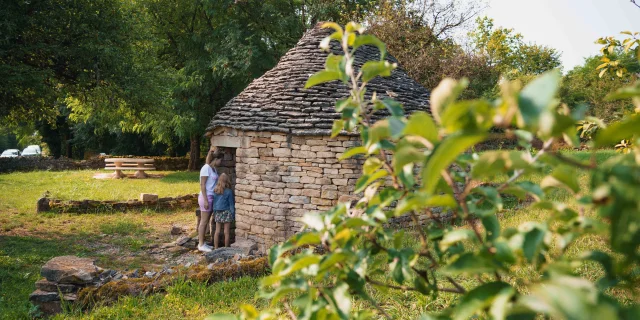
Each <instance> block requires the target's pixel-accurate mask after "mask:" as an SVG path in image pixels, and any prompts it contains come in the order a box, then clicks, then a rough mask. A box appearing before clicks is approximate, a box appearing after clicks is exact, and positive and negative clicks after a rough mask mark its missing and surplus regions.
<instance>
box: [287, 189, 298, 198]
mask: <svg viewBox="0 0 640 320" xmlns="http://www.w3.org/2000/svg"><path fill="white" fill-rule="evenodd" d="M284 194H285V195H292V196H299V195H301V194H302V190H301V189H284Z"/></svg>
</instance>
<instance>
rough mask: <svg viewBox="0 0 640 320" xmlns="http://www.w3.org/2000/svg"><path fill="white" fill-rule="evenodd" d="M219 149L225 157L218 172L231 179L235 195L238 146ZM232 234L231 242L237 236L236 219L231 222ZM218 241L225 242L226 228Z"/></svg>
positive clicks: (212, 225)
mask: <svg viewBox="0 0 640 320" xmlns="http://www.w3.org/2000/svg"><path fill="white" fill-rule="evenodd" d="M217 149H218V151H220V152H222V153H223V154H224V158H222V163H220V166H218V168H217V169H218V174H223V173H226V174H227V175H228V176H229V178H230V180H231V190H233V193H234V197H235V190H236V148H230V147H217ZM215 226H216V224H215V221H214V220H213V218H212V219H211V230H215ZM230 231H231V235H230V240H231V243H234V242H235V238H236V223H235V221H234V222H232V223H231V230H230ZM218 243H220V244H221V245H222V244H224V230H223V231H222V232H221V233H220V238H219V239H218Z"/></svg>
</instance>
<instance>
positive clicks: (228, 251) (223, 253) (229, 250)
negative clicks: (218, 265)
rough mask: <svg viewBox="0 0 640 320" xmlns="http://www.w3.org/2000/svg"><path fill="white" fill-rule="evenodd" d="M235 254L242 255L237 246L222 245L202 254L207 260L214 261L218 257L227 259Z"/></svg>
mask: <svg viewBox="0 0 640 320" xmlns="http://www.w3.org/2000/svg"><path fill="white" fill-rule="evenodd" d="M235 255H244V254H243V250H242V249H239V248H233V247H224V248H218V249H215V250H213V251H211V252H207V253H205V255H204V256H205V258H206V259H207V262H214V261H217V260H218V259H222V260H223V261H227V260H229V259H233V257H234V256H235Z"/></svg>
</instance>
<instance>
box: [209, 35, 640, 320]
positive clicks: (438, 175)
mask: <svg viewBox="0 0 640 320" xmlns="http://www.w3.org/2000/svg"><path fill="white" fill-rule="evenodd" d="M325 26H326V27H331V28H333V29H334V30H335V32H334V33H333V34H332V35H331V36H330V37H329V38H327V40H326V41H324V42H323V45H324V46H323V47H324V48H327V47H328V43H329V41H333V40H335V41H338V42H340V43H341V44H342V49H343V52H344V55H342V56H337V55H333V54H330V55H329V57H328V58H327V62H326V69H325V70H323V71H320V72H318V73H316V74H315V75H313V76H311V77H310V78H309V80H308V82H307V87H311V86H313V85H316V84H319V83H323V82H327V81H333V80H340V81H342V82H343V83H345V84H347V85H348V86H349V88H350V97H349V98H347V99H343V100H339V101H338V102H337V104H336V111H337V112H339V113H340V114H341V115H342V116H341V119H340V120H337V121H335V124H334V127H333V134H334V135H337V134H339V133H341V132H344V131H353V130H357V131H358V132H359V133H360V136H361V138H362V145H361V146H358V147H354V148H351V149H349V150H347V151H346V152H345V153H344V155H343V156H342V158H350V157H354V156H360V157H364V158H365V159H366V162H365V164H364V166H363V174H362V177H361V178H360V179H359V180H358V181H357V184H356V190H355V191H356V193H357V194H361V195H362V197H361V199H360V200H359V201H358V202H357V204H356V205H355V206H354V207H353V208H351V207H350V206H349V205H348V204H344V203H343V204H339V205H338V206H336V207H335V208H333V209H332V210H330V211H328V212H325V213H323V214H307V215H305V216H304V217H303V222H304V223H305V224H306V227H307V231H305V232H302V233H299V234H297V235H295V236H293V237H292V238H291V239H289V240H288V241H286V242H284V243H282V244H279V245H276V246H274V247H273V248H272V249H271V251H270V254H269V260H270V265H271V268H272V274H271V275H269V276H267V277H266V278H264V279H263V281H262V288H261V295H262V296H263V297H264V298H267V299H270V300H271V301H272V306H274V307H273V309H270V310H265V311H262V312H261V313H258V312H257V311H256V310H255V309H254V308H253V307H251V306H246V305H245V306H243V307H242V315H241V317H242V318H246V319H255V318H259V319H269V318H275V317H277V316H278V315H282V314H288V315H289V316H290V317H291V318H301V319H338V318H340V319H347V318H368V317H371V316H374V314H375V316H377V317H388V315H387V313H386V311H385V309H384V308H383V307H381V306H380V301H376V300H375V299H374V298H373V297H375V296H376V295H375V294H373V293H374V291H376V290H383V289H384V290H387V289H392V290H402V291H412V292H416V293H419V294H422V295H425V296H431V297H437V296H438V295H441V294H443V293H453V294H457V295H459V298H458V299H455V300H453V302H452V303H451V304H449V305H448V306H446V307H445V308H444V309H443V310H440V311H439V312H438V313H434V314H425V315H423V318H422V319H469V318H473V317H476V316H480V317H482V318H485V317H487V318H492V319H507V318H508V319H534V318H536V317H540V316H542V317H545V318H547V317H551V318H556V319H585V318H590V319H632V318H634V317H635V316H636V315H637V314H638V312H640V308H638V306H635V305H623V304H621V303H619V302H618V301H616V300H615V299H614V298H612V297H611V296H610V295H609V293H610V292H611V291H612V290H616V291H618V292H620V291H625V292H628V293H630V294H633V292H634V290H635V289H634V288H637V285H638V263H639V262H640V250H638V248H639V245H640V228H638V226H639V225H640V215H639V214H638V212H639V211H638V210H639V209H640V156H638V155H639V154H640V149H638V148H637V147H636V149H634V152H632V153H630V154H623V155H616V156H613V157H611V158H610V159H608V160H607V161H605V162H604V163H602V164H600V165H596V162H595V153H594V154H593V157H592V159H591V161H586V162H585V161H582V160H580V159H577V158H574V157H572V156H571V155H567V154H562V153H559V152H557V151H553V150H551V148H550V147H551V145H552V144H553V143H554V141H559V140H565V142H566V143H567V144H569V145H573V146H575V145H578V144H579V143H580V141H579V138H578V134H577V131H576V127H575V123H576V121H580V120H582V119H583V118H582V115H580V114H579V113H570V112H569V111H566V110H567V109H566V108H558V107H559V106H558V102H557V101H558V100H557V99H556V94H557V91H558V88H559V84H560V78H561V75H560V73H559V72H556V71H554V72H548V73H545V74H543V75H542V76H540V77H539V78H537V79H535V80H533V81H531V82H530V83H529V84H528V85H527V86H526V87H524V88H523V89H522V90H520V88H519V85H518V84H517V83H511V82H506V83H504V84H502V87H501V89H502V93H501V98H500V99H498V100H496V101H487V100H472V101H458V99H457V98H458V96H459V95H460V93H461V92H462V91H463V90H464V88H465V86H466V85H467V81H466V80H461V81H455V80H453V79H445V80H443V81H442V82H441V83H440V85H439V86H438V87H437V88H436V89H435V90H434V91H433V93H432V96H431V115H430V114H428V113H425V112H416V113H413V114H411V115H410V116H408V117H406V116H405V114H404V111H403V108H402V106H401V104H400V103H398V102H396V101H393V100H390V99H378V98H377V97H376V94H375V93H373V94H372V95H368V94H365V93H366V90H367V84H368V83H369V81H371V80H372V79H374V78H375V77H376V76H389V75H391V74H392V71H393V69H394V68H395V67H396V66H395V65H393V64H390V63H389V62H387V61H385V60H384V52H385V46H384V44H383V43H382V42H380V41H379V40H378V39H376V38H375V37H373V36H370V35H361V34H360V26H358V25H357V24H354V23H350V24H348V25H347V26H346V28H345V29H342V28H341V27H340V26H338V25H336V24H333V23H327V24H325ZM362 45H373V46H376V47H378V48H379V49H380V51H381V52H382V54H381V59H380V60H379V61H368V62H366V63H364V64H363V65H362V66H357V65H354V52H355V50H357V49H358V47H360V46H362ZM639 95H640V94H639ZM383 112H384V113H383ZM492 127H498V128H503V129H504V135H505V136H516V137H517V139H518V142H519V144H520V145H521V146H524V147H525V150H522V151H490V152H485V153H482V154H479V155H478V154H469V153H466V150H468V149H469V148H471V147H472V146H474V145H476V144H478V143H480V142H483V141H485V140H487V139H488V138H490V137H493V135H490V134H489V133H490V129H491V128H492ZM494 135H495V134H494ZM629 136H634V137H635V138H638V137H640V115H637V114H636V115H632V116H629V117H628V118H627V119H626V120H624V121H622V122H620V123H614V124H612V125H610V126H608V127H607V128H602V129H600V130H599V132H598V134H597V136H596V137H595V138H594V139H593V141H591V142H590V144H591V145H592V146H593V147H596V148H597V147H602V146H611V145H613V144H614V143H615V142H617V141H620V140H621V139H625V138H627V137H629ZM534 138H537V139H540V140H542V141H543V142H544V143H543V145H542V148H541V149H539V150H537V151H535V152H533V151H532V150H531V149H532V148H531V142H532V141H534ZM636 145H637V144H636ZM579 172H580V173H584V174H585V175H586V176H587V177H588V178H589V184H588V187H586V188H585V187H581V185H580V184H579V181H578V178H577V177H578V173H579ZM532 173H538V174H543V175H545V177H544V179H542V181H541V182H540V183H535V182H533V181H529V180H527V177H528V176H529V174H532ZM495 178H501V179H502V180H498V181H502V182H499V183H483V182H488V181H496V180H495ZM557 189H564V190H567V192H569V193H570V194H571V195H572V197H570V198H569V200H568V201H567V202H566V203H564V202H558V200H554V198H552V197H549V196H548V195H549V194H550V193H552V192H554V190H557ZM507 196H515V197H518V198H521V199H523V198H530V199H533V200H534V201H533V203H532V204H531V205H532V206H535V207H536V208H539V209H542V210H546V211H547V212H548V218H547V219H546V220H543V221H531V222H526V223H523V224H522V225H520V226H519V227H517V228H503V227H501V223H500V222H501V221H500V218H499V215H498V213H500V212H501V211H502V209H503V198H505V197H507ZM435 209H442V210H447V211H448V212H449V213H450V216H451V219H452V221H451V223H445V222H444V221H441V220H440V218H439V215H438V214H437V213H436V210H435ZM587 211H594V212H597V216H595V217H591V215H586V214H585V212H587ZM405 215H408V216H409V217H410V218H411V219H412V220H413V221H414V223H415V228H416V230H417V231H416V232H417V239H418V241H419V244H418V245H413V243H412V242H414V238H413V236H412V235H411V234H410V233H409V232H398V231H396V230H389V229H386V228H385V227H384V226H385V223H387V222H388V221H389V219H391V218H393V217H398V216H405ZM425 217H426V218H428V219H424V218H425ZM421 221H426V223H425V224H422V223H420V222H421ZM588 234H596V235H599V236H601V237H602V238H603V239H605V240H606V242H607V248H608V250H607V252H603V251H585V252H577V253H576V252H572V253H571V254H569V252H571V251H572V250H569V248H571V247H572V245H573V244H574V243H575V242H576V241H579V239H581V238H582V237H584V236H586V235H588ZM305 247H310V248H309V249H302V250H300V248H305ZM318 247H319V248H321V249H322V250H314V248H318ZM291 250H298V251H300V252H299V253H297V254H294V255H290V254H288V252H290V251H291ZM587 263H597V264H599V265H601V267H602V276H601V277H600V278H599V279H597V281H591V280H589V279H587V278H585V277H583V276H581V275H580V274H579V273H578V269H579V268H580V267H581V266H583V265H584V264H587ZM523 270H524V271H525V272H523ZM469 279H472V280H473V279H477V280H478V281H468V280H469ZM463 284H464V285H463ZM352 297H357V298H359V299H360V300H362V301H367V302H368V303H369V304H370V305H371V306H372V311H356V310H354V309H353V308H352ZM276 307H279V308H280V309H278V308H276ZM217 317H218V316H214V318H217ZM224 317H225V318H228V317H230V316H224Z"/></svg>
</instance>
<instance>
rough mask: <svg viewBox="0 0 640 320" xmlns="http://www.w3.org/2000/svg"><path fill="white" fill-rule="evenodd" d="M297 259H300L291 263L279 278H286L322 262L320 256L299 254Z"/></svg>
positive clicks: (281, 272)
mask: <svg viewBox="0 0 640 320" xmlns="http://www.w3.org/2000/svg"><path fill="white" fill-rule="evenodd" d="M296 257H297V258H298V259H297V260H295V261H294V262H293V263H291V264H290V265H289V266H288V267H287V268H286V269H284V270H282V271H280V273H279V274H278V275H279V276H281V277H285V276H287V275H290V274H292V273H294V272H296V271H298V270H302V269H304V268H306V267H309V266H311V265H316V264H318V263H320V261H321V260H322V258H321V257H320V256H318V255H315V254H307V255H303V254H302V253H299V254H298V255H297V256H296Z"/></svg>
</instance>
